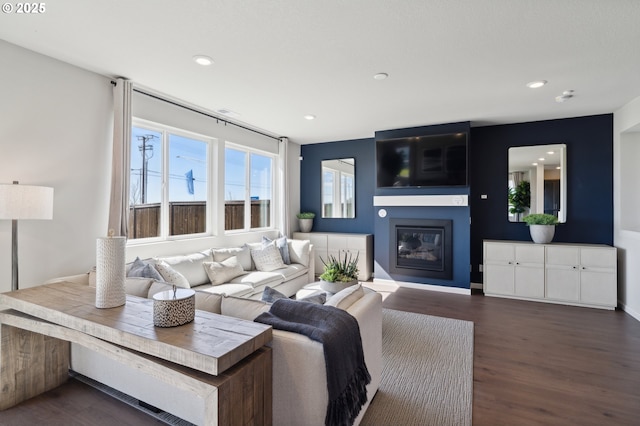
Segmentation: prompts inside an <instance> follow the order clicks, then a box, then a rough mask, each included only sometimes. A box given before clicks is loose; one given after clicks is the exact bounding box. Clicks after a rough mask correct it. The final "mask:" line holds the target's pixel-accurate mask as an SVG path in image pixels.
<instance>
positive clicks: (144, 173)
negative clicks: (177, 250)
mask: <svg viewBox="0 0 640 426" xmlns="http://www.w3.org/2000/svg"><path fill="white" fill-rule="evenodd" d="M209 144H210V142H209V141H207V140H205V138H202V139H196V138H194V137H193V136H186V135H184V134H179V133H178V132H176V131H175V130H169V129H167V128H163V126H157V125H154V126H147V125H134V126H133V127H132V132H131V174H130V188H129V204H130V207H129V236H128V237H129V239H140V238H157V237H163V236H174V235H185V234H199V233H204V232H206V231H207V194H208V192H209V191H208V173H207V170H208V169H209V167H208V160H207V159H208V152H209Z"/></svg>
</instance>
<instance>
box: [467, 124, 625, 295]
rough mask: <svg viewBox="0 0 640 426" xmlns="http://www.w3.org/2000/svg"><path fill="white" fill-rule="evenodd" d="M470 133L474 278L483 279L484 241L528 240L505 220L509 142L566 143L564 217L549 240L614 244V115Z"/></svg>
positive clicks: (522, 228) (526, 230) (525, 230)
mask: <svg viewBox="0 0 640 426" xmlns="http://www.w3.org/2000/svg"><path fill="white" fill-rule="evenodd" d="M471 133H472V137H471V140H472V146H471V152H470V154H471V158H472V161H471V162H470V165H471V169H470V173H471V174H470V183H471V197H470V204H471V219H472V221H471V262H472V273H471V280H472V281H473V282H478V283H480V282H482V274H481V273H480V272H479V268H478V265H479V264H481V263H482V241H483V240H484V239H499V240H519V241H531V237H530V236H529V228H528V227H527V226H526V225H525V224H524V223H512V222H509V220H508V218H507V205H508V201H507V175H508V149H509V147H512V146H525V145H546V144H555V143H564V144H566V145H567V221H566V223H564V224H561V225H558V226H557V227H556V232H555V236H554V238H553V241H554V242H566V243H590V244H609V245H612V244H613V114H604V115H595V116H587V117H577V118H569V119H562V120H548V121H536V122H530V123H519V124H510V125H501V126H487V127H474V128H473V129H472V132H471ZM482 194H486V195H487V197H488V198H487V199H486V200H483V199H481V198H480V197H481V195H482Z"/></svg>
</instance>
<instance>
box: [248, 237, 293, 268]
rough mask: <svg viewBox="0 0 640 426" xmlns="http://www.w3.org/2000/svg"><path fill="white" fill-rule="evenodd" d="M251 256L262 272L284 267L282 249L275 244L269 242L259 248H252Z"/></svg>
mask: <svg viewBox="0 0 640 426" xmlns="http://www.w3.org/2000/svg"><path fill="white" fill-rule="evenodd" d="M251 258H252V259H253V262H254V263H255V264H256V269H257V270H258V271H262V272H271V271H275V270H276V269H280V268H284V267H285V266H286V265H285V264H284V262H282V256H280V250H278V248H277V247H276V246H275V245H274V244H268V245H266V246H264V247H261V248H259V249H251Z"/></svg>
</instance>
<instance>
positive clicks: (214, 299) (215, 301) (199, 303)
mask: <svg viewBox="0 0 640 426" xmlns="http://www.w3.org/2000/svg"><path fill="white" fill-rule="evenodd" d="M221 303H222V295H221V294H214V293H209V292H206V291H196V309H200V310H201V311H207V312H213V313H214V314H219V313H220V312H221V311H220V304H221Z"/></svg>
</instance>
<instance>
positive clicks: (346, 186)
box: [322, 158, 356, 218]
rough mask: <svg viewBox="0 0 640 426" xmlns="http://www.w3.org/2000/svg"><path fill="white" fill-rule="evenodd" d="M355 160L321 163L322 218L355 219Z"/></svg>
mask: <svg viewBox="0 0 640 426" xmlns="http://www.w3.org/2000/svg"><path fill="white" fill-rule="evenodd" d="M355 167H356V160H355V159H354V158H337V159H334V160H323V161H322V217H323V218H354V217H356V174H355Z"/></svg>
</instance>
